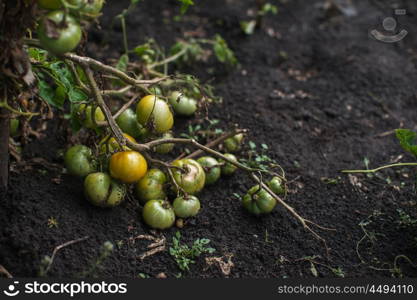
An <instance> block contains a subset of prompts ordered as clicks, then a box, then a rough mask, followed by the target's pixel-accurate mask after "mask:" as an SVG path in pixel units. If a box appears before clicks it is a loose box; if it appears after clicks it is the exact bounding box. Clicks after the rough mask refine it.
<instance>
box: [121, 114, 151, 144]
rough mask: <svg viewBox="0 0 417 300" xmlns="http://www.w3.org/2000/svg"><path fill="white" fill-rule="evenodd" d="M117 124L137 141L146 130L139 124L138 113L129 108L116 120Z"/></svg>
mask: <svg viewBox="0 0 417 300" xmlns="http://www.w3.org/2000/svg"><path fill="white" fill-rule="evenodd" d="M116 123H117V125H119V127H120V129H121V130H122V131H123V132H126V133H127V134H129V135H130V136H132V137H134V138H135V139H139V138H140V137H142V136H143V134H144V130H145V129H144V128H143V127H142V125H140V124H139V122H138V120H137V118H136V113H135V112H134V111H133V110H132V109H130V108H128V109H126V110H125V111H124V112H123V113H122V114H121V115H120V116H118V117H117V118H116Z"/></svg>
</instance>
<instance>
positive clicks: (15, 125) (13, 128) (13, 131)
mask: <svg viewBox="0 0 417 300" xmlns="http://www.w3.org/2000/svg"><path fill="white" fill-rule="evenodd" d="M19 125H20V122H19V120H18V119H10V136H12V137H14V136H17V135H18V134H19Z"/></svg>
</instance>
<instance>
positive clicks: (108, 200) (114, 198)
mask: <svg viewBox="0 0 417 300" xmlns="http://www.w3.org/2000/svg"><path fill="white" fill-rule="evenodd" d="M84 193H85V196H86V197H87V199H88V201H90V203H92V204H94V205H96V206H100V207H114V206H117V205H119V204H120V203H121V202H122V201H123V199H124V197H125V195H126V187H125V186H124V185H123V184H120V183H118V182H116V181H115V180H113V179H111V177H110V176H109V175H108V174H106V173H100V172H98V173H92V174H90V175H88V176H87V177H86V178H85V180H84Z"/></svg>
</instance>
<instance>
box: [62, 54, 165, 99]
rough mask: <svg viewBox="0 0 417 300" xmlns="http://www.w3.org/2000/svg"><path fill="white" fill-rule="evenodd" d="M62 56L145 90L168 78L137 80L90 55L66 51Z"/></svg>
mask: <svg viewBox="0 0 417 300" xmlns="http://www.w3.org/2000/svg"><path fill="white" fill-rule="evenodd" d="M63 57H64V58H66V59H69V60H71V61H74V62H76V63H78V64H80V65H84V66H88V67H92V68H95V69H98V70H100V71H102V72H105V73H109V74H112V75H114V76H116V77H117V78H119V79H120V80H122V81H124V82H125V83H127V84H130V85H133V86H137V87H139V88H141V89H144V90H146V91H147V92H148V90H147V86H149V85H153V84H157V83H159V82H161V81H164V80H166V79H168V78H170V77H169V76H166V77H162V78H154V79H149V80H138V79H135V78H133V77H130V76H129V75H127V74H126V73H125V72H123V71H120V70H118V69H116V68H114V67H112V66H109V65H106V64H103V63H102V62H99V61H98V60H95V59H92V58H90V57H84V56H79V55H76V54H74V53H66V54H64V55H63Z"/></svg>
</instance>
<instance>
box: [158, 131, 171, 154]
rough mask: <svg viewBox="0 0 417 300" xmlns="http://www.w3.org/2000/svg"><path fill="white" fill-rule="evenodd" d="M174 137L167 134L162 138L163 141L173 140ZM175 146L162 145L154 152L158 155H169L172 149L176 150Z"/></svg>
mask: <svg viewBox="0 0 417 300" xmlns="http://www.w3.org/2000/svg"><path fill="white" fill-rule="evenodd" d="M173 137H174V136H173V135H172V133H170V132H165V133H164V134H163V135H162V137H161V138H163V139H171V138H173ZM174 146H175V145H174V144H161V145H158V146H156V147H155V148H154V150H155V152H156V153H159V154H167V153H169V152H171V151H172V149H174Z"/></svg>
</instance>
